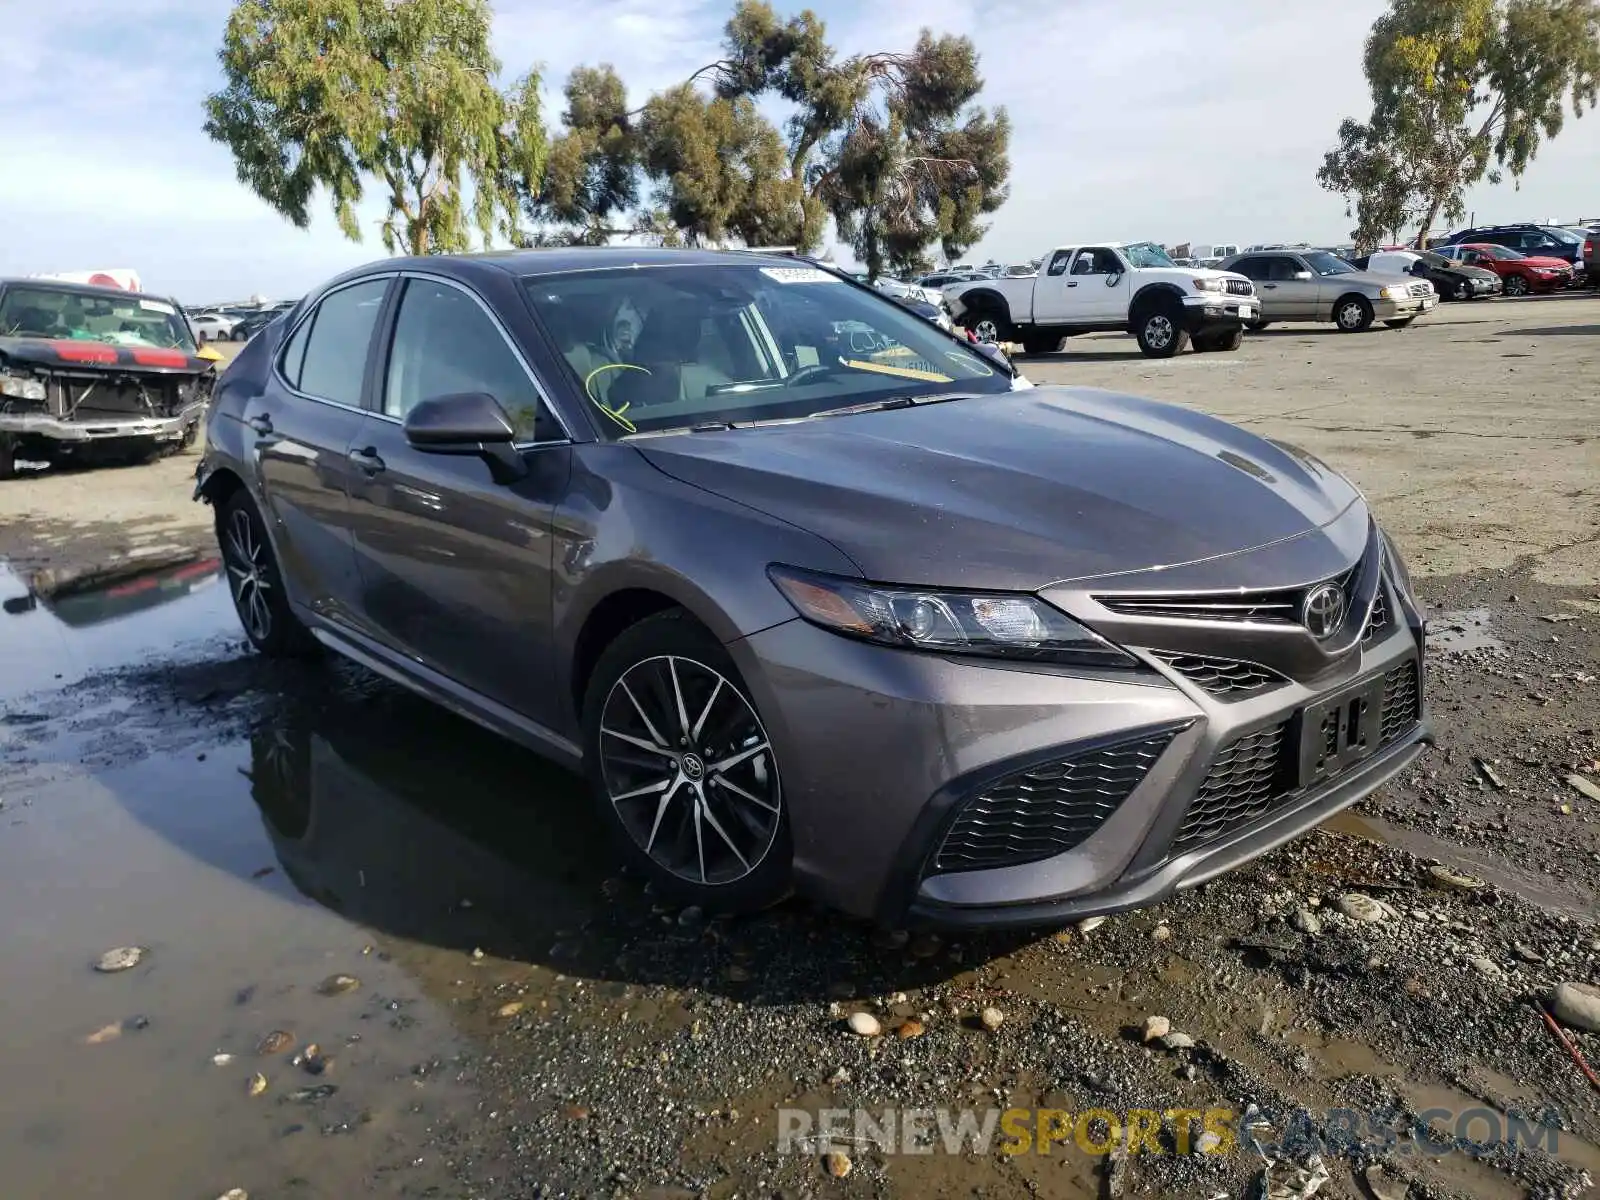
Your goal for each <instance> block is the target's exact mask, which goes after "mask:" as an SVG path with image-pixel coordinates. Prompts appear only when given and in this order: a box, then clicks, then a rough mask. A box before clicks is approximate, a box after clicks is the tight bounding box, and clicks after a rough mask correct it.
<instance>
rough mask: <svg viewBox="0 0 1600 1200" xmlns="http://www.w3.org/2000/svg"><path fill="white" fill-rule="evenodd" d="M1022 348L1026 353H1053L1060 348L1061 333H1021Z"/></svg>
mask: <svg viewBox="0 0 1600 1200" xmlns="http://www.w3.org/2000/svg"><path fill="white" fill-rule="evenodd" d="M1022 349H1023V351H1024V352H1026V353H1028V354H1054V353H1055V352H1056V351H1057V350H1059V349H1061V335H1060V334H1059V333H1025V334H1023V335H1022Z"/></svg>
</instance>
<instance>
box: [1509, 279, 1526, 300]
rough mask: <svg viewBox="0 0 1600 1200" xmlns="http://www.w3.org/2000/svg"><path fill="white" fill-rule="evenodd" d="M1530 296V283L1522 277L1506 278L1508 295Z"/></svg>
mask: <svg viewBox="0 0 1600 1200" xmlns="http://www.w3.org/2000/svg"><path fill="white" fill-rule="evenodd" d="M1527 294H1528V281H1527V280H1526V279H1524V278H1523V277H1522V276H1521V275H1508V276H1506V295H1508V296H1526V295H1527Z"/></svg>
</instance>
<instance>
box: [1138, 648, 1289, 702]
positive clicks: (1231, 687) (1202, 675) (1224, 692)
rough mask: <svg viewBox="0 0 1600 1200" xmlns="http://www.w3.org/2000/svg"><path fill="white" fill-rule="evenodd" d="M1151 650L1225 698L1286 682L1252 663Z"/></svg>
mask: <svg viewBox="0 0 1600 1200" xmlns="http://www.w3.org/2000/svg"><path fill="white" fill-rule="evenodd" d="M1151 653H1152V654H1153V655H1154V656H1155V657H1156V658H1159V659H1160V660H1161V661H1162V662H1164V663H1166V664H1167V665H1168V666H1169V667H1171V668H1172V669H1173V670H1174V671H1176V672H1178V674H1180V675H1182V676H1183V677H1184V678H1185V679H1188V680H1190V681H1191V682H1193V683H1194V684H1195V685H1196V686H1198V687H1199V688H1200V689H1201V690H1202V691H1205V692H1209V693H1210V694H1211V695H1213V696H1220V697H1222V698H1223V699H1225V700H1242V699H1244V698H1245V697H1246V696H1254V695H1256V694H1257V693H1258V692H1265V691H1269V690H1271V689H1272V688H1275V687H1277V686H1278V685H1279V684H1281V683H1284V682H1286V681H1285V679H1284V677H1283V676H1282V675H1279V674H1278V673H1277V672H1276V671H1270V670H1268V669H1267V668H1266V667H1263V666H1260V665H1258V664H1256V663H1250V662H1239V661H1237V660H1236V659H1232V658H1212V657H1210V656H1209V655H1202V654H1178V653H1176V652H1174V651H1171V650H1154V651H1152V652H1151Z"/></svg>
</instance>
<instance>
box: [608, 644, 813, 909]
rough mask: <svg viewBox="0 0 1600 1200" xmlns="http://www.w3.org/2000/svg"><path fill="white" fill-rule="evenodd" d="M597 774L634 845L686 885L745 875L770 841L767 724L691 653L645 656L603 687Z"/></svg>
mask: <svg viewBox="0 0 1600 1200" xmlns="http://www.w3.org/2000/svg"><path fill="white" fill-rule="evenodd" d="M600 770H601V776H602V779H603V782H604V786H605V791H606V796H607V798H608V799H609V800H610V801H611V804H612V806H613V807H614V808H615V810H616V814H617V818H618V820H619V821H620V822H621V823H622V826H623V828H624V829H626V830H627V832H628V835H629V836H630V837H631V838H632V839H633V841H634V843H635V844H636V845H637V846H638V847H639V848H640V849H641V850H643V851H644V852H645V853H646V854H647V855H649V857H650V858H651V859H652V860H653V861H654V862H655V863H656V864H657V865H659V866H660V867H662V868H663V869H665V870H667V871H669V872H670V873H672V874H673V875H675V876H677V877H678V878H680V879H683V880H686V881H688V882H690V883H693V884H699V885H719V884H729V883H734V882H736V881H738V880H740V879H743V878H745V877H746V876H747V875H749V874H750V873H751V872H752V871H754V870H755V869H756V868H757V867H758V866H759V865H760V864H761V862H762V860H763V859H764V858H766V856H767V852H768V851H769V850H771V848H772V845H773V842H774V840H775V838H776V837H777V833H778V826H779V823H780V820H781V817H782V813H783V804H782V795H781V792H780V786H779V780H778V768H777V763H776V761H775V760H774V758H773V754H772V747H771V744H770V743H769V741H768V739H767V732H766V729H765V728H764V727H763V726H762V724H761V719H760V718H759V717H758V716H757V715H756V712H755V709H754V708H753V707H751V705H750V702H749V701H748V700H747V699H745V697H744V694H743V693H742V692H741V691H740V690H739V688H738V687H737V686H735V685H734V684H733V683H732V682H731V681H729V680H728V679H727V677H726V676H724V675H722V674H721V672H719V671H717V670H715V669H713V668H711V667H708V666H706V665H705V664H704V663H701V662H697V661H696V660H694V659H692V658H684V657H681V656H676V655H660V656H657V657H653V658H647V659H644V660H642V661H640V662H637V663H635V664H634V665H633V666H632V667H630V668H628V670H627V671H625V672H624V673H623V674H622V676H621V677H620V678H619V679H618V680H617V682H616V683H615V684H613V685H612V687H611V691H610V692H609V693H608V694H607V696H606V700H605V704H604V706H603V707H602V709H601V714H600Z"/></svg>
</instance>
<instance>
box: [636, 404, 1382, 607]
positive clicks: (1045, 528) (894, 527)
mask: <svg viewBox="0 0 1600 1200" xmlns="http://www.w3.org/2000/svg"><path fill="white" fill-rule="evenodd" d="M634 445H635V446H636V447H637V448H638V450H639V451H640V453H642V454H643V455H644V456H645V458H646V459H648V460H649V461H650V462H651V463H652V464H654V465H655V466H656V467H657V468H659V469H660V470H661V471H663V472H665V473H666V474H668V475H671V476H673V477H674V478H676V479H679V480H681V481H683V482H685V483H689V484H692V485H694V486H697V487H700V488H703V489H705V490H706V491H708V492H713V493H715V494H717V495H719V496H722V497H724V498H726V499H729V500H733V501H736V502H738V503H741V504H744V505H747V506H749V507H751V508H754V509H758V510H760V511H761V512H764V513H767V514H768V515H770V516H774V517H777V518H779V519H782V520H785V521H788V522H789V523H791V524H793V525H796V526H799V527H801V528H804V529H807V530H810V531H812V532H814V533H816V534H818V535H820V536H822V537H824V538H826V539H827V540H828V541H830V542H832V543H833V544H834V545H835V546H837V547H838V548H839V549H840V550H841V551H843V552H844V553H845V554H846V555H848V556H849V557H850V558H851V559H852V560H853V561H854V562H855V563H856V564H857V566H858V567H859V568H860V570H861V572H862V574H863V575H865V576H866V577H867V578H869V579H873V580H875V581H878V582H885V583H901V584H922V585H936V586H942V587H973V588H994V589H1004V590H1022V591H1032V590H1036V589H1038V588H1041V587H1044V586H1045V585H1047V584H1050V583H1054V582H1059V581H1065V580H1072V579H1083V578H1088V577H1092V576H1100V575H1107V574H1112V573H1120V572H1126V571H1137V570H1143V569H1147V568H1151V567H1157V566H1167V567H1170V566H1177V565H1180V564H1185V563H1192V562H1197V561H1201V560H1204V559H1208V558H1213V557H1216V556H1218V555H1225V554H1232V553H1237V552H1239V551H1242V550H1249V549H1254V548H1256V547H1259V546H1263V545H1267V544H1269V543H1272V542H1277V541H1282V540H1284V539H1287V538H1292V537H1296V536H1298V535H1301V534H1305V533H1307V532H1309V531H1311V530H1314V529H1317V528H1320V527H1322V526H1324V525H1327V524H1328V523H1329V522H1331V521H1333V520H1334V519H1335V518H1336V517H1338V516H1339V515H1340V514H1341V513H1343V512H1344V511H1345V510H1347V509H1348V508H1349V507H1350V505H1351V504H1353V503H1358V502H1359V501H1360V496H1359V493H1357V492H1356V490H1355V489H1354V488H1353V487H1352V486H1351V485H1350V483H1349V482H1348V481H1346V480H1345V479H1344V478H1343V477H1342V476H1340V475H1339V474H1337V473H1336V472H1334V471H1332V470H1331V469H1330V468H1328V467H1327V466H1325V465H1323V464H1322V463H1321V462H1319V461H1318V460H1317V459H1315V458H1313V457H1312V456H1310V455H1308V454H1306V453H1305V452H1304V451H1301V450H1298V449H1296V448H1294V447H1291V446H1286V445H1282V444H1279V443H1275V442H1269V441H1266V440H1264V439H1262V438H1259V437H1256V436H1255V435H1253V434H1250V433H1247V432H1245V431H1244V430H1242V429H1239V428H1237V427H1236V426H1232V425H1228V424H1226V423H1225V422H1222V421H1218V420H1216V419H1215V418H1212V417H1208V416H1205V415H1204V414H1201V413H1197V412H1193V411H1191V410H1189V409H1185V408H1179V407H1177V406H1173V405H1166V404H1160V403H1157V402H1156V401H1152V400H1143V399H1139V398H1136V397H1132V396H1121V395H1117V394H1115V393H1112V392H1102V391H1097V390H1092V389H1079V388H1053V387H1038V388H1030V389H1028V390H1027V391H1023V392H1011V393H1004V394H1001V395H996V396H981V397H973V398H971V399H965V400H955V401H950V402H947V403H938V404H929V405H926V406H920V407H917V408H907V409H897V410H890V411H887V412H877V413H860V414H854V415H850V416H840V417H819V418H814V419H811V420H808V421H803V422H798V423H786V424H781V425H772V426H766V427H757V428H752V429H742V430H729V431H724V432H701V433H684V434H674V435H669V436H656V437H648V438H641V439H639V440H637V441H636V442H635V443H634ZM799 565H805V564H799Z"/></svg>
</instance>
